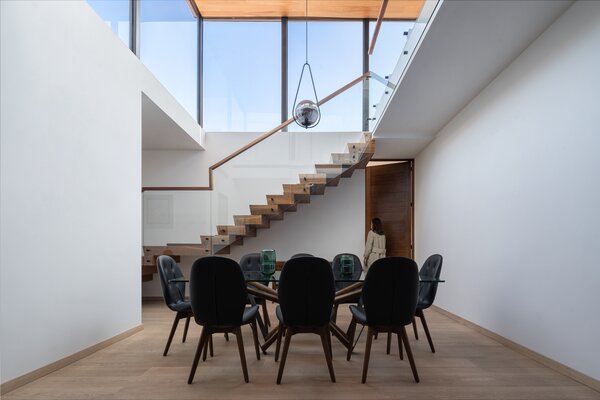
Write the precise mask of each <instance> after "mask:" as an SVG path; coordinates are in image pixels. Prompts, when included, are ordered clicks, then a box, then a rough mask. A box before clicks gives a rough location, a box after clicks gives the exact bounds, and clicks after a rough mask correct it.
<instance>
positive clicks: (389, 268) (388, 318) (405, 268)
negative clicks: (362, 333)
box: [362, 257, 419, 327]
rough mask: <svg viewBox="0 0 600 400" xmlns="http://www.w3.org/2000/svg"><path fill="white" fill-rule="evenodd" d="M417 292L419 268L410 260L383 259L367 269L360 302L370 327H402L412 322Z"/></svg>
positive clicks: (397, 258)
mask: <svg viewBox="0 0 600 400" xmlns="http://www.w3.org/2000/svg"><path fill="white" fill-rule="evenodd" d="M418 292H419V269H418V267H417V264H416V263H415V262H414V261H413V260H411V259H410V258H404V257H385V258H380V259H379V260H377V261H375V262H374V263H373V264H372V265H371V267H370V268H369V272H367V276H366V277H365V284H364V287H363V292H362V294H363V302H364V306H365V313H366V315H367V325H369V326H386V327H387V326H403V325H407V324H409V323H411V322H412V319H413V317H414V315H415V310H416V307H417V297H418Z"/></svg>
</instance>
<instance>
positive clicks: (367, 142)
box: [142, 133, 375, 282]
mask: <svg viewBox="0 0 600 400" xmlns="http://www.w3.org/2000/svg"><path fill="white" fill-rule="evenodd" d="M374 153H375V140H374V139H373V138H372V136H371V133H364V134H363V136H362V138H361V141H360V142H358V143H348V144H347V146H346V152H345V153H333V154H331V159H330V163H329V164H316V165H315V171H314V173H310V174H300V176H299V181H298V183H290V184H283V185H282V186H283V194H267V195H266V204H251V205H250V207H249V208H250V214H247V215H234V216H233V220H234V225H218V226H217V235H215V236H210V235H203V236H201V237H200V240H201V243H200V244H181V243H170V244H167V245H166V246H145V247H144V255H143V256H142V281H143V282H145V281H150V280H152V279H153V274H154V273H156V257H158V256H160V255H170V256H171V257H174V258H178V257H179V256H195V257H202V256H210V255H221V254H229V251H230V248H231V246H234V245H239V246H241V245H243V244H244V238H245V237H255V236H256V235H257V233H258V231H259V230H260V229H268V228H269V227H270V223H271V221H272V220H282V219H283V218H284V215H285V213H286V212H294V211H296V210H297V205H298V204H299V203H310V199H311V196H318V195H324V194H325V188H326V187H328V186H337V185H338V184H339V183H340V180H341V179H342V178H350V177H351V176H352V174H353V173H354V171H355V170H356V169H364V168H365V167H366V165H367V163H368V162H369V160H370V159H371V157H373V154H374ZM176 261H179V260H176Z"/></svg>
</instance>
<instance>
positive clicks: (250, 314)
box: [242, 306, 258, 325]
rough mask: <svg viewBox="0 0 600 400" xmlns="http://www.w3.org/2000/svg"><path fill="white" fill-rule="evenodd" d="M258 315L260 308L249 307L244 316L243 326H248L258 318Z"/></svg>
mask: <svg viewBox="0 0 600 400" xmlns="http://www.w3.org/2000/svg"><path fill="white" fill-rule="evenodd" d="M257 314H258V306H252V307H248V308H246V309H245V310H244V315H243V316H242V325H245V324H248V323H250V322H252V320H254V318H256V315H257Z"/></svg>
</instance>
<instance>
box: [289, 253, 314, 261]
mask: <svg viewBox="0 0 600 400" xmlns="http://www.w3.org/2000/svg"><path fill="white" fill-rule="evenodd" d="M300 257H314V256H313V255H312V254H308V253H297V254H294V255H293V256H291V257H290V260H291V259H292V258H300Z"/></svg>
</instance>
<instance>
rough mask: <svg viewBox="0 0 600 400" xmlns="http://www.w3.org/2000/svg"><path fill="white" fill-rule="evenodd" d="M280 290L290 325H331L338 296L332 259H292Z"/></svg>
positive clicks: (280, 296) (285, 316)
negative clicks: (335, 299)
mask: <svg viewBox="0 0 600 400" xmlns="http://www.w3.org/2000/svg"><path fill="white" fill-rule="evenodd" d="M277 293H278V296H279V304H280V306H281V312H282V314H283V322H284V323H285V324H286V325H288V326H323V325H326V324H328V323H329V320H330V319H331V310H332V309H333V299H334V297H335V287H334V285H333V272H332V271H331V266H330V265H329V262H328V261H327V260H324V259H322V258H318V257H298V258H293V259H290V260H289V261H287V262H286V263H285V265H284V266H283V270H282V271H281V276H280V278H279V289H278V291H277Z"/></svg>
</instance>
